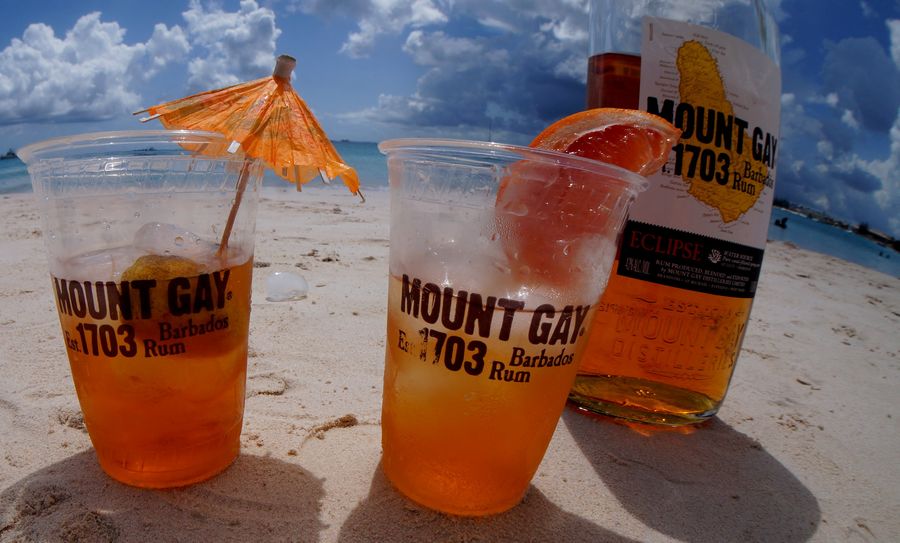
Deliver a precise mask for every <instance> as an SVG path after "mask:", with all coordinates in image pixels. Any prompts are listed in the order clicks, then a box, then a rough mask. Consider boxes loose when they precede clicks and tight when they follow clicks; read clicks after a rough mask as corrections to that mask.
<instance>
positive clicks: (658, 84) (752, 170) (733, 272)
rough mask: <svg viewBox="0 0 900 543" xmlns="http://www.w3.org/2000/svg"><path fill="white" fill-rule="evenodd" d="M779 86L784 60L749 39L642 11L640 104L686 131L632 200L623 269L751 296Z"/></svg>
mask: <svg viewBox="0 0 900 543" xmlns="http://www.w3.org/2000/svg"><path fill="white" fill-rule="evenodd" d="M780 95H781V72H780V70H779V68H778V66H777V65H776V64H775V63H774V62H773V61H772V60H771V59H770V58H769V57H767V56H766V55H765V54H763V53H762V52H761V51H759V50H758V49H756V48H755V47H753V46H751V45H750V44H748V43H746V42H744V41H742V40H740V39H738V38H736V37H734V36H731V35H730V34H725V33H723V32H719V31H716V30H712V29H710V28H706V27H702V26H697V25H692V24H688V23H682V22H677V21H670V20H667V19H659V18H653V17H646V18H645V19H644V21H643V40H642V44H641V88H640V106H641V108H642V109H644V110H646V111H649V112H650V113H654V114H656V115H659V116H661V117H663V118H665V119H667V120H669V121H670V122H672V124H674V125H675V126H677V127H678V128H680V129H681V130H682V136H681V139H680V140H679V141H678V143H677V144H676V145H675V147H674V148H673V150H672V154H671V156H670V157H669V162H668V163H667V164H666V165H665V166H664V167H663V168H662V170H661V171H660V172H659V173H657V174H656V175H654V176H652V177H651V179H650V182H651V184H650V188H649V189H648V190H647V192H646V193H644V194H642V195H641V196H640V198H638V200H637V202H635V204H634V205H633V206H632V208H631V212H630V215H629V224H628V225H627V227H626V232H625V236H624V238H623V243H622V246H621V253H620V255H619V257H620V258H619V268H618V270H617V271H618V273H619V274H620V275H624V276H627V277H634V278H638V279H643V280H646V281H651V282H654V283H659V284H663V285H669V286H675V287H680V288H685V289H689V290H694V291H699V292H707V293H712V294H720V295H724V296H732V297H750V298H752V297H753V294H754V292H755V290H756V281H757V278H758V276H759V269H760V266H761V263H762V255H763V249H764V248H765V243H766V235H767V232H768V226H769V218H770V215H771V210H772V200H773V197H774V191H775V167H776V157H777V150H778V127H779V122H780V118H779V115H780V97H781V96H780Z"/></svg>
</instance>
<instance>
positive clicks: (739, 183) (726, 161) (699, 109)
mask: <svg viewBox="0 0 900 543" xmlns="http://www.w3.org/2000/svg"><path fill="white" fill-rule="evenodd" d="M676 66H677V69H678V73H679V75H680V83H679V86H678V90H679V93H680V95H681V102H682V103H685V102H686V103H689V104H693V105H694V111H695V118H694V123H693V129H692V130H690V131H688V130H685V132H686V133H685V134H683V135H682V139H681V142H682V143H683V144H684V145H685V148H688V147H689V146H690V147H691V148H692V149H696V152H695V153H694V156H697V157H700V159H701V163H700V164H699V167H701V168H703V167H707V168H710V169H713V168H715V169H716V172H717V176H716V179H717V181H712V182H710V181H705V180H703V179H700V178H697V177H694V176H689V175H688V174H687V173H686V172H685V173H683V174H682V179H683V180H684V182H685V183H686V184H687V186H688V193H689V194H691V195H692V196H693V197H694V198H696V199H698V200H699V201H701V202H703V203H704V204H706V205H709V206H711V207H713V208H715V209H717V210H718V211H719V214H720V216H721V218H722V221H724V222H725V223H730V222H733V221H736V220H738V219H739V218H740V217H741V216H742V215H743V214H744V213H746V212H747V211H748V210H750V209H751V208H753V206H754V205H755V204H756V202H757V200H759V198H760V196H761V195H762V193H763V189H764V188H765V187H766V186H767V185H770V184H771V182H772V181H771V179H770V178H769V169H768V167H767V160H766V159H763V157H762V156H757V157H754V154H757V155H760V153H758V152H756V153H755V151H754V145H755V144H756V146H757V147H760V144H759V143H758V142H755V141H754V139H753V138H752V137H751V136H752V135H753V134H751V130H750V129H749V127H748V126H747V123H746V122H743V121H741V119H739V118H737V119H736V118H735V114H734V107H733V105H732V103H731V102H730V101H729V100H728V98H727V95H726V92H725V84H724V82H723V79H722V75H721V73H720V71H719V67H718V63H717V62H716V59H715V58H714V57H713V55H712V54H711V53H710V52H709V50H708V49H707V48H706V47H705V46H704V45H703V44H702V43H700V42H698V41H694V40H690V41H686V42H684V43H683V44H682V45H681V47H680V48H679V49H678V56H677V58H676ZM766 145H768V140H767V141H766ZM766 150H768V148H767V149H766ZM757 151H758V149H757ZM704 153H705V154H707V155H708V156H709V157H715V162H714V163H713V161H705V162H706V163H704V160H702V159H705V158H706V156H704ZM719 172H722V173H723V174H724V175H718V173H719ZM723 181H724V182H723Z"/></svg>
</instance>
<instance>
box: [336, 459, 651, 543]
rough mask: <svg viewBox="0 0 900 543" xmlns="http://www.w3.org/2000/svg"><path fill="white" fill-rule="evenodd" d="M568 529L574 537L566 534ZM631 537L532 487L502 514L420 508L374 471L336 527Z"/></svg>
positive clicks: (348, 536)
mask: <svg viewBox="0 0 900 543" xmlns="http://www.w3.org/2000/svg"><path fill="white" fill-rule="evenodd" d="M570 534H574V537H570ZM562 537H565V538H566V541H567V542H585V543H588V542H590V543H598V542H610V543H616V542H622V543H624V542H631V541H633V540H631V539H627V538H624V537H622V536H620V535H618V534H616V533H614V532H611V531H608V530H605V529H603V528H601V527H600V526H597V525H596V524H594V523H592V522H590V521H588V520H585V519H583V518H581V517H579V516H577V515H573V514H572V513H567V512H566V511H563V510H562V509H560V508H558V507H557V506H555V505H554V504H553V503H551V502H550V501H549V500H548V499H547V498H546V497H544V495H543V494H542V493H541V492H540V491H539V490H538V489H537V488H535V487H534V486H531V487H530V488H529V489H528V493H527V494H526V495H525V499H524V500H523V501H522V503H520V504H519V505H517V506H516V507H514V508H513V509H511V510H510V511H507V512H506V513H501V514H499V515H494V516H491V517H487V518H464V517H451V516H446V515H442V514H440V513H436V512H434V511H431V510H429V509H426V508H424V507H420V506H418V505H416V504H414V503H413V502H411V501H409V500H408V499H406V498H405V497H404V496H403V495H401V494H400V493H399V492H398V491H396V490H394V488H393V487H392V486H391V484H390V482H389V481H388V480H387V478H386V477H385V476H384V474H383V472H382V471H381V465H380V464H379V465H378V468H377V469H376V470H375V473H374V474H373V477H372V485H371V487H370V488H369V495H368V496H367V497H366V499H364V500H363V501H362V502H361V503H360V504H359V505H358V506H357V507H356V509H355V510H354V511H353V512H352V513H351V514H350V517H349V518H348V519H347V521H346V522H345V523H344V525H343V527H342V528H341V532H340V536H339V538H338V541H341V542H342V543H354V542H368V541H390V542H391V543H396V542H408V541H421V542H432V541H510V542H512V541H516V542H519V541H523V542H524V541H561V538H562Z"/></svg>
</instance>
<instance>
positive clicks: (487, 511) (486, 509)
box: [381, 460, 528, 517]
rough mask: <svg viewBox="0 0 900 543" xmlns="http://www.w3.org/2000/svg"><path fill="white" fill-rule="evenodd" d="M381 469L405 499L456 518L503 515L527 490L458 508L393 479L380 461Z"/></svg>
mask: <svg viewBox="0 0 900 543" xmlns="http://www.w3.org/2000/svg"><path fill="white" fill-rule="evenodd" d="M381 469H382V471H383V472H384V474H385V476H386V477H387V480H388V481H390V483H391V485H392V486H393V487H394V489H395V490H397V491H398V492H400V493H401V494H403V495H404V496H405V497H406V498H407V499H409V500H411V501H413V502H415V503H417V504H418V505H421V506H422V507H426V508H428V509H432V510H434V511H438V512H440V513H445V514H447V515H454V516H458V517H486V516H490V515H496V514H499V513H504V512H506V511H509V510H510V509H512V508H513V507H515V506H517V505H519V503H520V502H521V501H522V499H523V498H524V497H525V492H526V491H527V490H528V489H527V488H526V489H525V491H522V492H521V493H519V494H518V495H517V496H516V497H515V498H513V499H507V500H502V501H498V502H495V503H491V504H482V505H480V506H478V507H472V506H471V504H470V507H459V506H458V505H456V504H453V503H451V502H450V501H448V500H441V499H440V498H438V497H436V496H434V495H427V494H424V493H422V492H419V491H417V490H416V489H415V488H413V487H412V485H409V484H405V483H406V482H405V481H404V480H403V477H402V476H399V475H398V476H396V477H395V476H393V475H392V474H391V471H392V470H391V469H390V468H389V467H387V466H386V465H385V463H384V460H382V463H381Z"/></svg>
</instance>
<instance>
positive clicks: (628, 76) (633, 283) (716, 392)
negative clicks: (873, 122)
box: [569, 42, 774, 425]
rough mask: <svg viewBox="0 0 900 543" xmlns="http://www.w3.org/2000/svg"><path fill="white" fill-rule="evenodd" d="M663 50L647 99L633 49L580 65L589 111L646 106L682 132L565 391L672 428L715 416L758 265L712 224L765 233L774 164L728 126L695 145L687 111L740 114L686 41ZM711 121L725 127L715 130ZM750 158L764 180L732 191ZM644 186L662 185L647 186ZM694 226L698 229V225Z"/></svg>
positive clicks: (600, 407) (622, 253) (598, 408)
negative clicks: (672, 54) (668, 55)
mask: <svg viewBox="0 0 900 543" xmlns="http://www.w3.org/2000/svg"><path fill="white" fill-rule="evenodd" d="M698 43H699V42H698ZM701 45H702V44H701ZM731 47H732V49H730V50H729V53H730V52H731V51H733V50H734V46H731ZM691 48H693V49H691ZM670 50H677V51H678V52H679V55H681V56H682V58H680V59H678V60H676V59H675V58H673V59H671V61H669V60H668V59H666V60H665V61H663V62H659V61H658V60H657V61H656V66H657V67H659V66H661V67H662V68H661V71H662V76H661V77H660V76H659V75H657V77H658V81H659V84H658V85H657V86H656V87H654V90H653V92H656V94H655V95H654V94H651V96H652V97H653V98H652V101H651V100H650V99H647V100H646V102H647V103H641V100H642V98H641V90H642V89H641V73H642V72H641V69H642V66H641V57H640V56H638V55H627V54H619V53H604V54H599V55H594V56H592V57H591V58H590V59H589V61H588V99H587V104H588V107H589V108H594V107H623V108H635V109H643V110H649V111H650V112H651V113H656V114H659V115H661V116H663V117H666V118H667V119H668V120H670V121H672V122H673V123H674V124H675V125H676V126H678V127H679V128H681V129H682V130H683V132H684V133H683V135H682V140H681V141H680V142H679V145H676V148H675V150H674V151H673V160H671V161H670V163H669V164H668V165H666V167H664V168H663V173H664V174H665V175H667V177H665V178H662V179H663V180H662V181H657V180H652V181H651V189H650V190H649V191H648V192H647V193H645V194H642V195H641V196H640V197H639V198H638V202H637V203H636V204H635V208H632V216H631V217H630V218H629V220H628V222H627V224H626V227H625V229H624V232H623V236H622V240H621V243H620V246H619V251H618V253H617V257H616V263H615V265H614V266H613V271H612V275H611V277H610V280H609V283H608V285H607V288H606V290H605V292H604V294H603V297H602V298H601V300H600V303H599V304H598V306H597V312H596V314H595V318H594V323H593V327H592V329H591V333H590V339H589V342H588V346H587V348H586V350H585V354H584V357H583V359H582V362H581V366H580V367H579V370H578V375H577V377H576V380H575V385H574V387H573V389H572V391H571V393H570V396H569V398H570V400H571V401H572V402H573V403H574V404H575V405H577V406H578V407H579V408H580V409H582V410H585V411H589V412H595V413H601V414H607V415H614V416H620V417H624V418H628V419H632V420H638V421H643V422H650V423H655V424H668V425H680V424H689V423H693V422H699V421H702V420H705V419H707V418H709V417H711V416H713V415H714V414H715V413H716V412H717V410H718V409H719V406H720V405H721V403H722V401H723V399H724V397H725V393H726V391H727V389H728V385H729V381H730V380H731V376H732V372H733V370H734V366H735V362H736V359H737V356H738V353H739V352H740V346H741V342H742V340H743V337H744V333H745V331H746V325H747V321H748V319H749V315H750V307H751V305H752V302H753V294H754V292H755V286H756V279H757V277H758V274H759V264H760V263H761V260H762V249H761V248H759V245H758V244H754V245H749V244H747V243H746V242H744V240H743V239H732V238H728V237H727V235H726V236H723V237H722V238H719V236H718V231H716V230H715V229H716V228H720V227H719V226H718V225H716V224H713V223H715V222H716V221H720V222H721V223H724V224H725V228H723V229H725V230H727V229H734V227H733V225H735V224H740V225H741V226H740V228H745V229H754V232H756V233H755V234H754V235H756V236H757V237H758V236H759V228H760V227H759V223H758V222H757V223H753V222H752V221H765V222H764V223H763V224H762V228H763V232H764V228H765V225H766V224H767V222H768V213H767V212H766V202H765V200H764V199H763V198H762V197H761V196H759V195H760V194H764V193H763V191H764V190H767V189H768V190H771V183H770V181H772V182H774V179H773V178H774V159H773V158H772V157H769V159H770V160H768V161H767V160H765V158H764V157H762V156H761V153H760V156H756V155H753V156H751V154H750V153H748V152H747V150H746V149H744V148H743V144H744V143H746V144H747V147H749V146H750V143H751V140H750V139H747V138H748V136H747V134H746V133H739V132H734V131H733V130H734V129H733V126H734V125H733V124H732V125H730V127H729V128H728V130H730V131H731V135H732V136H733V138H732V139H731V140H727V139H726V138H723V139H722V141H720V142H718V144H719V147H716V144H717V142H715V141H713V142H712V143H710V144H709V145H706V146H705V147H704V143H705V142H702V141H701V142H698V141H697V140H696V138H697V137H698V134H700V132H699V130H698V127H699V128H702V129H704V130H705V131H706V133H708V130H709V129H716V127H715V126H713V125H711V124H708V123H707V124H703V123H705V122H706V121H707V120H708V119H709V117H708V116H703V115H702V114H701V116H697V115H696V112H697V111H710V110H713V109H714V110H715V111H717V112H719V113H720V114H721V119H723V120H724V121H726V122H732V123H733V122H734V119H735V118H737V119H738V124H740V123H743V119H740V118H738V115H737V114H736V113H735V110H734V108H733V104H731V103H730V102H729V101H728V94H726V93H725V92H724V88H723V85H724V83H722V82H721V81H722V80H723V78H721V77H719V75H718V74H717V75H715V76H712V79H709V80H710V81H712V84H707V75H708V74H707V73H706V72H708V71H710V70H706V71H705V72H704V73H699V70H700V68H698V67H707V66H709V67H712V66H716V64H715V63H716V60H710V59H715V58H716V57H713V56H712V55H711V54H710V55H707V54H706V52H705V51H704V50H700V49H699V48H698V46H697V44H696V43H690V45H689V46H688V47H682V48H675V47H670ZM698 50H699V54H698V52H697V51H698ZM682 61H687V62H686V63H685V64H681V62H682ZM718 61H724V60H723V58H718ZM645 62H646V59H645ZM703 62H706V63H707V64H706V65H704V64H703ZM685 66H686V67H685ZM717 68H721V66H717ZM713 71H714V70H713ZM657 74H659V72H657ZM679 79H680V83H678V82H679ZM673 81H674V83H672V82H673ZM677 85H680V86H677ZM685 85H686V86H685ZM666 99H668V100H669V103H671V106H672V107H671V109H667V108H666V104H667V101H666ZM651 102H652V103H651ZM648 106H649V107H648ZM698 106H702V107H703V109H702V110H701V109H700V107H698ZM654 108H656V111H653V109H654ZM679 115H680V117H679ZM692 115H693V116H692ZM694 121H698V122H694ZM718 128H719V129H720V132H722V133H723V134H724V133H725V129H724V128H723V126H722V125H720V126H719V127H718ZM767 135H768V134H767ZM738 139H740V142H741V149H740V150H738V144H737V142H738ZM762 140H763V138H760V139H758V140H757V141H762ZM694 155H696V160H695V156H694ZM757 159H758V160H757ZM754 160H756V161H757V162H760V163H765V164H767V165H768V167H767V168H766V169H765V175H766V176H767V177H768V176H771V177H772V179H771V180H770V179H768V178H767V179H763V183H760V184H759V185H757V186H754V187H753V190H754V191H757V192H756V194H753V195H747V194H746V193H740V194H738V193H739V190H740V188H741V186H739V185H738V184H737V183H735V181H736V180H738V179H739V178H740V175H738V174H736V172H738V173H740V172H741V171H743V170H742V169H741V168H745V169H748V171H749V169H750V168H751V166H752V167H753V168H756V166H755V164H756V163H757V162H754ZM691 164H693V166H694V167H695V169H693V170H692V169H691ZM760 171H762V170H760ZM654 184H657V185H665V186H663V187H662V188H663V189H665V190H656V191H655V192H654V189H657V188H658V187H655V186H654ZM711 187H712V188H711ZM704 191H706V192H704ZM672 194H678V198H676V199H672V196H671V195H672ZM735 195H737V196H735ZM651 200H655V201H651ZM757 200H759V202H757ZM685 202H688V203H685ZM698 202H700V204H698ZM739 206H744V207H742V208H740V207H739ZM754 206H755V207H754ZM769 206H770V204H769ZM648 209H649V210H650V211H649V212H648ZM758 209H761V210H762V211H757V210H758ZM636 213H637V214H638V215H637V216H635V214H636ZM688 214H691V215H697V216H698V217H699V216H701V215H702V217H701V218H699V219H695V218H693V217H686V216H687V215H688ZM695 221H696V222H697V224H700V228H698V229H696V230H694V229H693V228H692V225H693V224H694V223H695ZM704 221H705V223H704ZM729 221H730V222H729ZM752 224H756V225H757V226H752ZM710 225H712V226H710ZM714 234H715V235H714ZM763 236H764V234H763ZM762 242H763V244H764V242H765V237H763V238H762Z"/></svg>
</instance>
